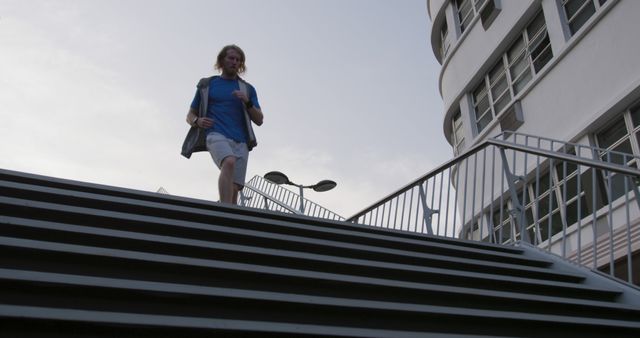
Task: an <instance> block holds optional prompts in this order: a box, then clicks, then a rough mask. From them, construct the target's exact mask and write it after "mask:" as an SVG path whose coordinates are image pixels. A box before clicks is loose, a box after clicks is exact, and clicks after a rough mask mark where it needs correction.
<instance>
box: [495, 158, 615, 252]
mask: <svg viewBox="0 0 640 338" xmlns="http://www.w3.org/2000/svg"><path fill="white" fill-rule="evenodd" d="M567 153H569V154H575V152H574V151H573V150H572V149H569V150H568V151H567ZM540 167H541V168H546V171H545V172H539V173H535V175H534V176H533V177H531V178H530V179H529V180H528V182H527V183H526V184H525V185H524V187H523V188H521V189H519V190H518V192H517V196H518V203H520V205H521V206H522V207H523V210H524V219H523V221H524V227H525V229H526V231H527V232H528V235H529V238H530V239H531V241H532V242H533V243H534V244H540V243H543V242H545V241H547V240H549V239H550V238H552V237H553V236H554V235H555V234H557V233H560V232H562V231H563V229H566V228H567V227H570V226H572V225H573V224H576V223H577V222H578V220H579V219H580V220H581V219H583V218H585V217H587V216H589V215H590V214H591V213H592V212H593V209H594V207H593V205H592V202H591V201H592V198H591V197H590V196H591V193H592V189H591V183H590V182H591V180H592V176H591V175H592V171H591V170H582V171H581V170H580V168H579V167H578V166H577V165H575V164H572V163H570V162H565V161H550V162H547V164H543V165H540ZM549 168H553V169H554V170H549ZM578 181H579V182H578ZM596 193H600V189H597V190H596ZM599 201H600V200H598V202H596V203H597V205H596V206H595V207H596V208H600V207H602V203H600V202H599ZM497 204H498V207H499V203H497ZM515 209H516V208H515V206H514V205H513V203H512V201H511V199H510V198H509V200H508V201H506V202H504V204H503V210H502V211H500V210H493V212H492V215H493V221H494V223H493V225H494V229H493V230H494V234H495V235H496V237H495V238H497V239H501V241H500V243H509V242H512V241H514V240H517V239H521V236H520V229H519V228H518V227H517V226H516V225H517V221H516V219H515V217H516V216H517V214H515V213H513V212H512V210H515ZM500 212H502V216H500ZM507 224H511V225H512V227H511V228H510V230H508V229H507ZM501 229H502V230H501ZM500 231H501V233H499V232H500ZM505 234H507V235H508V236H505Z"/></svg>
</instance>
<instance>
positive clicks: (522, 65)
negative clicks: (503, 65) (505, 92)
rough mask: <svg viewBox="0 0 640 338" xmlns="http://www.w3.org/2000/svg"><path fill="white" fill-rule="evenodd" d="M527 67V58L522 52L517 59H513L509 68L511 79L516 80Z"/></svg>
mask: <svg viewBox="0 0 640 338" xmlns="http://www.w3.org/2000/svg"><path fill="white" fill-rule="evenodd" d="M528 69H529V62H528V60H527V58H525V57H524V54H522V56H521V57H520V58H519V59H517V60H514V61H513V63H512V64H511V67H510V68H509V71H510V74H511V79H512V80H514V81H516V80H517V79H518V77H520V76H521V75H522V74H523V73H524V72H525V71H526V70H528Z"/></svg>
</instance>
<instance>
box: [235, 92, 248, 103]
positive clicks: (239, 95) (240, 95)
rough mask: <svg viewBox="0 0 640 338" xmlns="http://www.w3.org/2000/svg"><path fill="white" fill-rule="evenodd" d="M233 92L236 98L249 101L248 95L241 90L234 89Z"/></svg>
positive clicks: (245, 101) (244, 101)
mask: <svg viewBox="0 0 640 338" xmlns="http://www.w3.org/2000/svg"><path fill="white" fill-rule="evenodd" d="M231 94H233V96H235V97H236V98H238V99H240V101H242V103H247V102H249V98H248V97H247V94H245V93H244V92H243V91H241V90H234V91H233V92H232V93H231Z"/></svg>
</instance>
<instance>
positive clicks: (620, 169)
mask: <svg viewBox="0 0 640 338" xmlns="http://www.w3.org/2000/svg"><path fill="white" fill-rule="evenodd" d="M490 145H493V146H496V147H500V148H507V149H511V150H517V151H521V152H524V153H528V154H532V155H539V156H545V157H548V158H552V159H556V160H561V161H567V162H572V163H577V164H581V165H585V166H590V167H594V168H596V169H601V170H607V171H611V172H615V173H622V174H626V175H630V176H635V177H640V170H637V169H632V168H630V167H627V166H622V165H618V164H611V163H606V162H601V161H596V160H594V159H586V158H583V157H579V156H577V155H571V154H564V153H558V152H554V151H548V150H543V149H538V148H534V147H531V146H524V145H519V144H515V143H513V142H507V141H502V140H499V139H497V138H492V139H488V140H485V141H484V142H482V143H479V144H477V145H475V146H474V147H472V148H471V149H469V150H467V151H466V152H464V153H463V154H460V155H458V156H456V157H454V158H453V159H451V160H449V161H447V162H445V163H444V164H442V165H440V166H438V167H436V168H435V169H433V170H431V171H430V172H429V173H427V174H425V175H423V176H421V177H419V178H417V179H415V180H413V181H411V182H410V183H408V184H406V185H404V186H403V187H401V188H400V189H398V190H396V191H395V192H393V193H391V194H389V195H387V196H385V197H383V198H381V199H380V200H378V201H377V202H375V203H373V204H371V205H370V206H369V207H367V208H365V209H363V210H361V211H360V212H358V213H356V214H354V215H353V216H351V217H350V218H348V219H346V221H347V222H354V221H356V220H357V219H358V218H359V217H361V216H362V215H364V214H366V213H367V212H370V211H372V210H374V209H375V208H378V207H379V206H381V205H383V204H384V203H387V202H388V201H389V200H390V199H392V198H394V197H396V196H398V195H400V194H402V193H404V192H406V191H408V190H409V189H411V188H413V187H415V186H416V185H417V184H420V183H422V182H424V181H426V180H428V179H430V178H432V177H434V176H435V175H437V174H439V173H440V172H442V171H443V170H445V169H447V168H449V167H451V166H453V165H454V164H456V163H459V162H460V161H462V160H464V159H466V158H467V157H469V156H471V155H473V154H475V153H477V152H478V151H480V150H481V149H483V148H485V147H488V146H490ZM591 149H594V150H601V151H606V150H605V149H599V148H591Z"/></svg>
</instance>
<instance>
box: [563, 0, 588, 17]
mask: <svg viewBox="0 0 640 338" xmlns="http://www.w3.org/2000/svg"><path fill="white" fill-rule="evenodd" d="M587 1H592V0H567V1H565V3H564V10H565V12H566V14H567V20H571V18H573V16H575V15H576V13H578V11H579V10H580V8H582V6H583V5H584V4H585V2H587Z"/></svg>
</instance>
